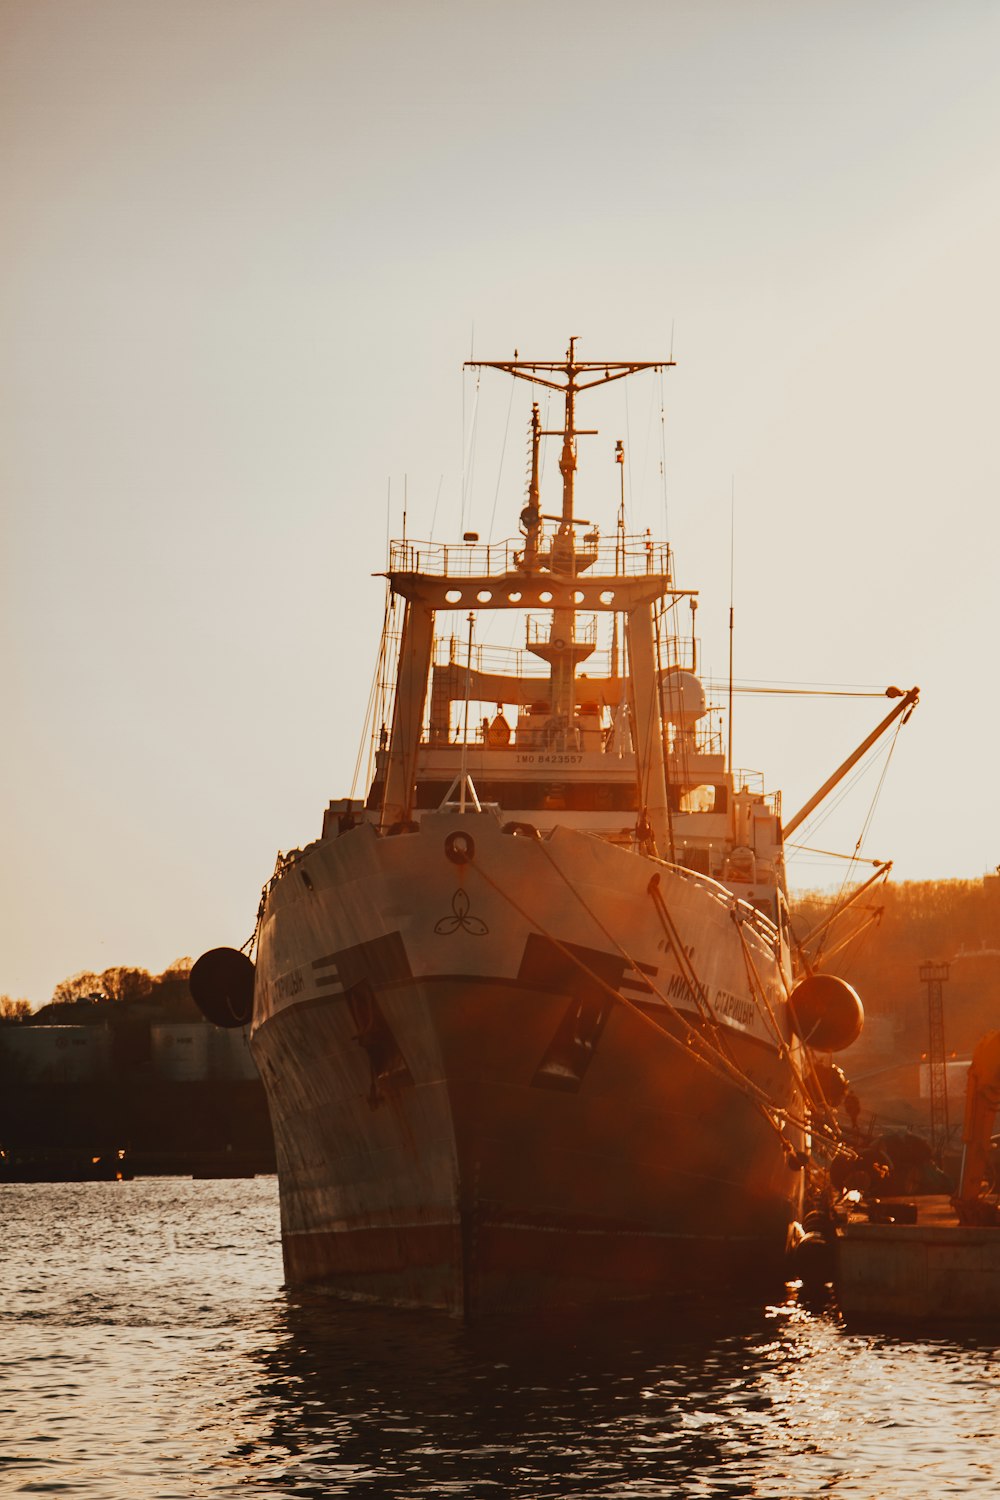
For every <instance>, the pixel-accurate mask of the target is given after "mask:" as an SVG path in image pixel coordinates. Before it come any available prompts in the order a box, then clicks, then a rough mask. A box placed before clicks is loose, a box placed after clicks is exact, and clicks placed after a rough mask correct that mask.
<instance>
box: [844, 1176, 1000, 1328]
mask: <svg viewBox="0 0 1000 1500" xmlns="http://www.w3.org/2000/svg"><path fill="white" fill-rule="evenodd" d="M883 1220H884V1222H879V1221H883ZM907 1220H910V1222H906V1221H907ZM837 1293H838V1299H839V1302H840V1307H841V1311H842V1312H843V1314H844V1316H845V1318H847V1319H848V1320H850V1319H852V1318H856V1319H862V1320H870V1321H873V1322H875V1321H889V1322H907V1323H909V1322H946V1323H956V1322H958V1323H970V1322H990V1321H996V1322H1000V1226H997V1227H990V1226H983V1225H974V1226H973V1225H963V1224H960V1223H959V1221H958V1216H957V1215H956V1213H955V1209H954V1207H953V1206H952V1202H951V1199H950V1198H948V1197H946V1196H944V1195H937V1194H936V1195H934V1196H927V1197H916V1198H909V1199H907V1200H905V1201H903V1200H896V1201H891V1200H890V1201H887V1200H882V1202H881V1203H879V1204H878V1205H877V1210H876V1212H875V1213H873V1214H872V1216H871V1217H870V1218H868V1219H863V1218H861V1217H860V1216H857V1217H853V1216H852V1218H851V1220H850V1221H849V1222H848V1223H847V1224H846V1225H845V1226H844V1228H843V1229H842V1231H841V1233H840V1235H839V1236H838V1238H837Z"/></svg>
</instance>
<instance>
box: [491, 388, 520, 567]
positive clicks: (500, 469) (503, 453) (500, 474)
mask: <svg viewBox="0 0 1000 1500" xmlns="http://www.w3.org/2000/svg"><path fill="white" fill-rule="evenodd" d="M516 386H517V381H516V380H512V381H511V383H510V399H509V400H508V402H507V421H506V423H505V424H504V429H503V447H502V448H501V449H500V463H499V465H498V466H497V487H496V489H495V490H494V492H493V509H492V511H491V512H490V529H489V531H488V532H487V534H486V540H487V543H489V542H492V540H493V523H494V521H495V520H496V514H497V501H498V500H499V498H500V481H501V479H502V478H503V461H504V459H505V457H506V455H507V434H508V433H509V432H510V412H511V407H512V406H513V405H514V390H515V388H516Z"/></svg>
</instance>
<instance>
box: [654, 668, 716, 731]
mask: <svg viewBox="0 0 1000 1500" xmlns="http://www.w3.org/2000/svg"><path fill="white" fill-rule="evenodd" d="M661 692H662V694H663V717H664V718H665V719H666V720H667V721H668V722H669V723H671V724H676V725H677V727H678V728H679V729H690V728H691V727H692V725H694V724H696V723H697V722H698V720H699V719H701V718H703V717H704V715H705V712H706V703H705V689H704V688H703V687H702V685H701V680H700V679H699V678H697V677H696V676H695V675H694V673H693V672H685V671H683V670H681V669H680V668H677V667H673V668H671V669H670V670H669V671H667V672H664V674H663V678H662V682H661Z"/></svg>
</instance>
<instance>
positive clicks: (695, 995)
mask: <svg viewBox="0 0 1000 1500" xmlns="http://www.w3.org/2000/svg"><path fill="white" fill-rule="evenodd" d="M542 851H543V853H544V854H545V856H546V858H547V859H548V861H549V864H550V865H551V866H552V868H553V869H554V870H555V871H556V873H557V874H558V875H559V877H560V878H561V879H562V881H563V883H564V884H565V885H566V887H567V888H568V889H569V891H570V892H571V893H572V894H573V895H574V896H575V897H576V899H577V901H578V902H579V903H580V905H581V906H582V907H583V909H584V911H585V912H586V913H587V915H588V916H589V918H590V920H591V921H592V922H593V923H594V925H595V926H596V927H597V928H598V929H599V930H600V931H601V932H602V933H603V934H604V936H605V937H606V938H607V940H608V942H610V943H611V944H612V946H613V947H614V948H615V949H617V951H618V953H619V955H620V956H621V957H622V958H623V959H624V960H625V961H626V963H627V964H628V965H629V967H630V968H632V969H634V970H635V971H636V972H637V973H643V975H644V978H645V979H646V982H647V983H648V984H649V986H650V989H651V990H652V991H653V993H654V994H656V996H657V997H658V998H659V999H660V1001H661V1002H662V1003H663V1005H664V1006H665V1008H666V1009H667V1011H668V1012H669V1014H670V1015H671V1016H672V1017H673V1019H674V1020H675V1021H676V1022H677V1023H678V1024H679V1025H680V1026H681V1027H682V1028H685V1029H687V1030H688V1031H689V1032H690V1028H689V1027H688V1023H687V1022H686V1021H685V1019H684V1017H683V1015H682V1014H681V1012H680V1011H678V1010H677V1008H676V1006H675V1005H673V1003H672V1002H671V1000H670V998H669V996H668V995H666V994H664V992H663V989H662V988H661V987H660V986H658V985H657V984H655V983H654V981H653V978H652V976H651V975H649V974H646V973H645V971H643V970H640V969H639V966H638V964H637V963H636V962H635V960H634V959H633V958H632V956H631V954H629V953H628V952H627V951H626V949H625V948H624V947H622V945H621V944H620V943H619V942H618V940H617V939H616V938H615V937H614V936H613V934H612V933H610V932H609V931H608V929H607V928H606V927H605V926H604V923H603V922H602V921H601V920H600V918H599V917H598V916H597V913H596V912H595V911H594V910H593V908H592V907H590V906H589V905H588V903H587V902H586V901H585V900H584V898H583V896H582V894H581V893H580V891H578V890H577V889H576V887H575V886H574V885H573V883H572V881H571V880H570V879H569V877H568V876H567V875H566V873H565V871H564V870H563V869H562V868H561V867H560V866H559V865H558V864H557V863H556V861H555V860H554V858H553V857H552V853H551V851H550V849H549V848H548V846H547V845H546V844H542ZM480 873H481V874H483V876H484V879H486V880H489V876H487V875H486V874H485V872H484V871H480ZM490 884H491V885H493V888H494V890H496V891H497V892H498V894H499V895H502V896H504V897H505V899H506V900H507V901H509V902H510V904H511V905H512V906H514V907H515V910H518V911H520V908H518V907H517V905H516V903H515V902H514V901H513V898H512V897H510V896H507V895H506V893H505V892H503V891H501V890H500V887H499V886H497V885H496V884H495V882H493V881H490ZM654 892H658V885H657V886H656V887H654V884H653V882H652V881H651V882H650V887H649V894H650V896H651V897H653V900H654V906H657V900H656V894H654ZM659 905H661V906H662V907H663V910H664V912H665V913H666V915H667V918H668V921H669V923H670V925H671V926H673V919H672V918H670V916H669V912H667V910H666V903H665V902H663V899H662V896H661V897H660V898H659ZM520 914H521V915H522V916H526V915H527V914H526V913H524V912H521V913H520ZM528 920H529V921H532V922H533V925H534V926H536V927H537V928H538V930H539V931H540V932H542V933H543V935H544V936H546V937H548V938H549V939H550V941H553V942H555V943H556V946H557V947H560V948H563V945H562V944H560V943H559V942H558V940H557V939H555V938H553V937H552V935H551V934H550V933H547V932H545V930H544V929H543V928H542V926H541V924H540V923H538V921H537V919H531V918H528ZM668 937H669V933H668ZM671 947H672V948H673V950H674V956H675V959H676V961H677V963H678V966H679V968H680V972H681V975H682V977H683V978H684V981H685V984H686V986H687V988H688V990H689V991H690V993H691V996H692V999H693V1000H694V1002H695V1004H696V1006H697V1008H698V1011H699V1015H700V1016H701V1018H702V1020H703V1021H705V1020H706V1019H707V1021H708V1024H709V1025H710V1027H711V1028H712V1029H713V1030H715V1029H716V1028H717V1026H718V1021H717V1018H716V1016H715V1012H714V1010H713V1009H712V1007H711V1003H710V1002H709V1000H708V994H707V990H706V989H705V986H704V985H703V984H702V983H701V981H700V980H699V979H698V977H697V974H696V973H695V970H694V966H693V964H692V963H691V960H690V958H689V957H688V955H687V954H686V952H685V950H684V946H683V944H682V943H681V942H680V939H679V936H678V935H677V933H676V928H674V936H673V940H671ZM563 951H565V952H566V953H567V955H568V956H569V957H572V958H573V960H574V962H575V963H576V964H577V966H578V967H580V968H583V969H584V970H585V972H587V973H589V974H590V975H591V977H592V978H594V979H598V982H600V983H602V986H603V988H605V989H606V990H608V991H609V992H610V993H611V994H613V995H614V996H615V997H616V998H618V999H619V1000H620V1001H622V1003H623V1004H624V1005H625V1006H626V1007H627V1008H630V1009H632V1010H633V1011H635V1013H636V1014H637V1015H639V1016H640V1017H642V1018H643V1019H644V1020H646V1021H648V1022H650V1023H651V1024H652V1025H653V1026H654V1028H655V1029H656V1030H657V1031H659V1032H661V1033H662V1034H663V1035H664V1036H667V1037H669V1038H671V1040H673V1041H675V1042H677V1043H678V1044H680V1038H676V1037H673V1035H672V1033H670V1032H668V1031H666V1030H665V1028H663V1027H662V1026H660V1025H659V1023H658V1022H657V1021H656V1020H655V1019H654V1018H653V1017H651V1016H647V1015H646V1013H645V1011H643V1010H642V1008H641V1007H640V1006H638V1005H637V1004H636V1002H635V1001H633V1000H630V999H629V998H628V997H627V996H625V995H621V994H619V992H618V991H617V990H614V988H613V987H612V986H611V985H608V984H607V983H606V982H604V981H600V980H599V976H597V975H596V974H594V973H593V971H591V970H589V969H588V968H587V966H586V964H584V963H583V961H582V960H580V959H577V958H576V957H575V955H573V954H571V953H570V952H569V950H568V949H563ZM679 954H684V961H683V962H682V960H681V958H680V956H679ZM779 972H780V968H779ZM781 980H782V985H785V978H784V974H782V975H781ZM699 996H701V997H702V1000H703V1004H699ZM703 1006H704V1008H703ZM696 1035H697V1033H696ZM700 1040H701V1041H702V1042H703V1043H706V1042H707V1039H706V1038H704V1037H700ZM692 1046H693V1039H692V1036H691V1035H690V1034H689V1036H688V1048H690V1047H692ZM708 1046H709V1049H710V1050H714V1052H715V1056H716V1060H717V1061H719V1062H721V1063H722V1064H723V1067H724V1071H723V1072H722V1073H721V1074H719V1076H722V1077H725V1078H728V1081H729V1082H731V1083H733V1084H735V1085H736V1086H737V1087H741V1088H743V1089H744V1091H745V1092H746V1093H747V1095H748V1097H750V1098H753V1099H755V1101H756V1102H757V1103H758V1104H759V1105H760V1106H761V1108H762V1110H763V1112H764V1114H765V1117H766V1118H767V1119H768V1120H769V1122H770V1123H771V1124H772V1125H774V1126H775V1128H776V1129H777V1131H778V1134H779V1135H781V1136H782V1139H783V1140H784V1139H785V1138H784V1135H783V1130H782V1126H781V1125H780V1124H779V1123H777V1121H778V1120H779V1119H784V1120H785V1121H787V1122H789V1123H791V1124H794V1125H796V1126H798V1127H799V1128H801V1129H803V1130H809V1129H811V1130H812V1132H813V1134H814V1135H815V1134H816V1133H817V1129H816V1123H815V1121H812V1122H810V1121H809V1120H807V1119H806V1118H805V1117H797V1116H795V1115H794V1114H792V1113H791V1112H790V1111H789V1110H787V1109H786V1108H784V1107H780V1106H777V1105H776V1104H775V1102H774V1101H773V1100H772V1099H770V1096H769V1095H768V1094H767V1092H766V1090H764V1089H762V1088H761V1087H760V1085H759V1084H756V1083H754V1081H753V1079H751V1078H749V1077H747V1075H746V1074H745V1073H744V1072H743V1071H742V1069H741V1068H740V1067H739V1065H738V1064H737V1063H736V1062H735V1061H734V1060H733V1059H732V1057H731V1056H729V1055H728V1052H727V1051H725V1050H722V1049H720V1048H719V1047H718V1046H716V1047H715V1048H714V1049H712V1047H711V1043H708ZM694 1055H695V1056H696V1058H697V1060H699V1061H701V1062H702V1063H704V1064H705V1065H706V1066H708V1067H709V1069H710V1071H713V1072H716V1073H717V1074H718V1073H719V1069H718V1067H713V1065H712V1063H711V1062H710V1061H709V1060H708V1059H707V1058H706V1057H704V1056H702V1057H700V1058H698V1056H697V1053H695V1054H694ZM819 1133H820V1134H822V1133H823V1132H822V1131H820V1132H819ZM835 1143H836V1144H839V1138H838V1140H837V1141H836V1142H835Z"/></svg>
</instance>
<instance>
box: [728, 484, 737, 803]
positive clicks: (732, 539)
mask: <svg viewBox="0 0 1000 1500" xmlns="http://www.w3.org/2000/svg"><path fill="white" fill-rule="evenodd" d="M735 554H736V476H735V475H734V476H733V477H732V478H731V479H730V488H729V715H728V718H729V774H730V776H731V775H732V774H733V579H734V572H735V570H734V557H735Z"/></svg>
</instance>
